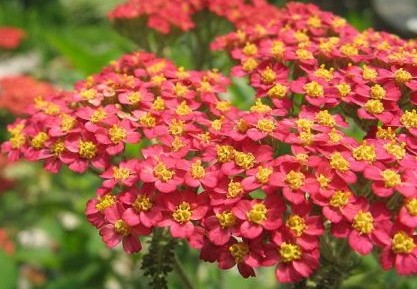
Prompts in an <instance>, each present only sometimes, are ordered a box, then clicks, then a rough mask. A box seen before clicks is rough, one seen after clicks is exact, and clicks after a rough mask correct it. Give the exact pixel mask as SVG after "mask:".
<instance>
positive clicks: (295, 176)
mask: <svg viewBox="0 0 417 289" xmlns="http://www.w3.org/2000/svg"><path fill="white" fill-rule="evenodd" d="M304 180H305V176H304V174H303V173H301V172H296V171H293V170H291V171H290V172H289V173H288V174H287V176H286V177H285V183H286V184H288V186H289V187H290V188H291V189H292V190H298V189H299V188H301V187H302V186H303V185H304Z"/></svg>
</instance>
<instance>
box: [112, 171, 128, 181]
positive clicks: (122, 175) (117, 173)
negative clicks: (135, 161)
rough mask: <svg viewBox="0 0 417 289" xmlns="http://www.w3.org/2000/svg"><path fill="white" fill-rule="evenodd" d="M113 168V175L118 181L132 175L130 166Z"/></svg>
mask: <svg viewBox="0 0 417 289" xmlns="http://www.w3.org/2000/svg"><path fill="white" fill-rule="evenodd" d="M112 169H113V177H114V179H115V180H116V181H118V182H120V181H124V180H127V179H128V178H129V176H130V169H128V168H121V167H113V168H112Z"/></svg>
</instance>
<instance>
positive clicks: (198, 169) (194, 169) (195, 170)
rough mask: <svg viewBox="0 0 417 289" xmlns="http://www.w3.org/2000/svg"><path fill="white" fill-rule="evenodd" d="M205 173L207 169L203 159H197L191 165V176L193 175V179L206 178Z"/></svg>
mask: <svg viewBox="0 0 417 289" xmlns="http://www.w3.org/2000/svg"><path fill="white" fill-rule="evenodd" d="M205 174H206V171H205V170H204V167H203V166H202V165H201V160H197V161H195V162H194V163H193V164H192V165H191V176H192V177H193V179H202V178H204V175H205Z"/></svg>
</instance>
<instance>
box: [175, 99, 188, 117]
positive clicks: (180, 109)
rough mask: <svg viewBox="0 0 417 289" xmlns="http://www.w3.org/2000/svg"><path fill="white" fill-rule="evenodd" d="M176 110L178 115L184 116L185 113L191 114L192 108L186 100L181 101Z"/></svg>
mask: <svg viewBox="0 0 417 289" xmlns="http://www.w3.org/2000/svg"><path fill="white" fill-rule="evenodd" d="M175 112H176V113H177V114H178V115H181V116H184V115H189V114H190V113H191V112H192V110H191V108H190V107H189V106H188V105H187V102H186V101H183V102H181V104H180V105H178V107H177V109H176V110H175Z"/></svg>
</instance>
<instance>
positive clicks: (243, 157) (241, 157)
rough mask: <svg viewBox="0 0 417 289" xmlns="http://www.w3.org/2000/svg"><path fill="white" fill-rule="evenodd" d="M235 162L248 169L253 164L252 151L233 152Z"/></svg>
mask: <svg viewBox="0 0 417 289" xmlns="http://www.w3.org/2000/svg"><path fill="white" fill-rule="evenodd" d="M234 157H235V163H236V165H238V166H239V167H241V168H243V169H246V170H248V169H250V168H252V167H253V166H254V164H255V156H254V155H253V154H252V153H244V152H238V151H236V152H235V155H234Z"/></svg>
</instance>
